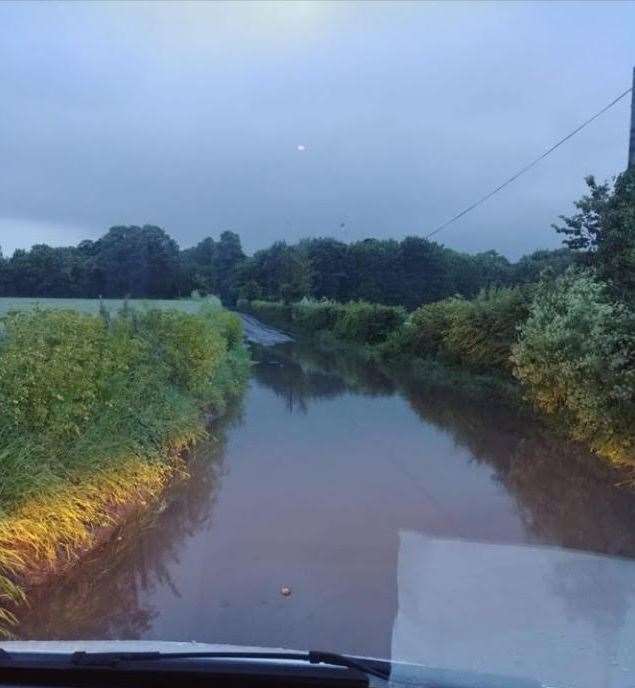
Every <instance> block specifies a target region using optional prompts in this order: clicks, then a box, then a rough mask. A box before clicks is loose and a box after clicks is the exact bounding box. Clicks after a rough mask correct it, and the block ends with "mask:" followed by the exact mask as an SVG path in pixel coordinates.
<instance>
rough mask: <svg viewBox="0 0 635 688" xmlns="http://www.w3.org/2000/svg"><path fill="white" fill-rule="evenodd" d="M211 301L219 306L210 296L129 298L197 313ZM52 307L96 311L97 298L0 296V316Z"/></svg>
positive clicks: (111, 306)
mask: <svg viewBox="0 0 635 688" xmlns="http://www.w3.org/2000/svg"><path fill="white" fill-rule="evenodd" d="M102 302H103V304H104V306H105V307H106V308H107V309H108V311H109V312H110V313H113V312H116V311H118V310H119V309H120V308H121V307H122V306H123V304H124V303H125V302H124V299H102ZM203 302H205V303H211V304H214V305H218V306H220V301H219V300H218V299H217V298H216V297H214V296H210V297H207V298H206V299H172V300H167V299H166V300H149V299H130V300H129V301H128V303H129V305H130V306H131V307H135V308H137V309H142V310H145V309H147V308H160V309H168V308H176V309H178V310H180V311H183V312H184V313H197V312H198V310H199V308H200V306H201V304H202V303H203ZM38 307H39V308H46V309H50V308H54V309H57V310H74V311H79V312H80V313H93V314H95V313H98V312H99V299H46V298H14V297H12V296H7V297H0V317H2V316H3V315H6V314H7V313H10V312H11V311H26V310H32V309H34V308H38Z"/></svg>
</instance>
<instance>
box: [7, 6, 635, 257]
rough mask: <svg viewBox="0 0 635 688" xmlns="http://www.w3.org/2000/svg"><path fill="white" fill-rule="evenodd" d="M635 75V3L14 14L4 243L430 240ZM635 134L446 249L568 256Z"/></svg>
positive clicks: (532, 180)
mask: <svg viewBox="0 0 635 688" xmlns="http://www.w3.org/2000/svg"><path fill="white" fill-rule="evenodd" d="M634 64H635V3H632V2H617V3H614V4H611V3H608V2H602V3H598V4H594V3H591V2H580V3H575V2H566V3H562V4H559V3H555V2H552V3H544V4H543V3H537V2H531V3H520V2H509V3H503V2H497V3H478V2H469V3H450V2H442V3H425V2H413V3H409V2H403V3H399V2H390V3H386V4H383V3H378V2H372V3H363V2H353V3H344V2H336V3H327V2H307V3H299V2H298V3H293V2H280V3H265V2H256V3H253V4H251V3H247V2H240V3H213V4H205V3H203V2H194V3H192V4H188V3H184V2H178V3H177V2H174V3H172V2H150V3H125V2H114V1H110V2H104V3H99V2H85V3H81V2H72V3H71V2H68V3H52V2H50V3H28V2H18V3H15V4H13V3H10V2H3V3H2V4H0V71H1V73H2V78H1V80H0V84H1V86H0V98H1V101H0V156H1V160H2V176H1V178H0V245H1V246H2V247H3V250H4V253H5V254H10V253H11V252H12V251H13V250H14V249H15V248H16V247H28V246H30V245H31V244H33V243H37V242H47V243H51V244H55V245H60V244H71V243H76V242H77V241H79V240H80V239H83V238H96V237H98V236H99V235H100V234H102V233H104V231H105V230H106V229H107V228H108V227H110V226H111V225H115V224H146V223H151V224H157V225H160V226H161V227H164V228H165V229H166V230H167V231H168V232H169V233H170V234H171V235H172V236H173V237H174V238H176V239H177V241H178V242H179V243H180V244H181V246H183V247H185V246H189V245H192V244H193V243H196V242H197V241H199V240H200V239H201V238H202V237H204V236H206V235H209V234H211V235H212V236H216V235H217V234H219V233H220V232H221V231H223V230H225V229H232V230H234V231H237V232H239V233H240V235H241V237H242V239H243V244H244V245H245V247H246V248H247V249H248V250H249V251H252V250H254V249H257V248H261V247H264V246H266V245H268V244H270V243H271V242H272V241H274V240H276V239H286V240H288V241H294V240H297V239H298V238H301V237H303V236H308V235H332V236H337V237H339V238H341V239H343V240H346V241H351V240H355V239H362V238H365V237H368V236H376V237H396V238H401V237H403V236H405V235H407V234H420V235H423V234H425V233H426V232H428V231H430V230H431V229H432V228H433V227H434V226H436V225H437V224H439V223H440V222H442V221H444V220H445V219H447V218H448V217H450V216H452V215H453V214H454V213H456V212H457V211H458V210H460V209H461V208H462V207H464V206H465V205H467V204H469V203H470V202H472V201H473V200H475V198H477V197H479V196H480V195H482V194H483V193H485V192H487V191H489V190H490V189H491V188H492V187H493V186H496V185H497V184H498V183H499V182H501V181H502V180H503V179H504V178H505V177H507V176H509V175H510V174H511V173H513V172H514V171H516V169H517V168H518V167H521V166H522V165H523V164H525V163H527V162H528V161H529V160H531V159H532V158H533V157H535V156H536V155H538V154H540V153H542V152H543V151H544V150H545V149H546V148H547V147H548V146H549V145H551V144H552V143H553V142H555V141H556V140H557V139H558V138H560V137H561V136H563V135H565V134H567V133H568V132H569V131H570V130H572V129H573V128H574V127H576V126H577V125H578V124H579V123H580V122H581V121H583V120H584V119H586V118H587V117H588V116H590V115H591V114H593V113H594V112H595V111H597V110H599V109H600V108H601V107H603V106H604V105H606V104H607V103H608V102H609V101H610V100H612V99H613V98H614V97H615V96H616V95H617V94H619V93H620V92H622V91H624V90H625V89H626V88H628V87H629V86H630V83H631V78H632V68H633V65H634ZM628 117H629V98H625V99H624V100H623V101H622V102H620V103H619V104H618V105H616V106H615V107H614V108H613V109H612V110H611V111H609V112H608V113H607V114H605V115H603V116H602V118H601V119H599V120H597V121H596V122H594V123H593V124H592V125H590V126H589V127H588V128H586V129H585V130H584V131H583V132H581V133H580V134H579V135H577V136H576V137H575V138H574V139H572V140H571V141H569V142H568V143H567V144H566V145H565V146H563V147H562V148H560V149H559V150H558V151H557V152H556V153H554V154H553V155H552V156H550V157H549V158H548V159H547V160H545V161H544V162H543V163H541V164H540V165H539V166H537V167H536V168H534V169H533V170H532V171H531V172H530V173H529V174H527V175H526V176H524V177H523V178H521V179H520V180H518V181H517V182H515V183H514V184H513V185H512V186H511V187H509V188H507V189H506V190H504V191H503V192H502V193H500V194H498V195H497V196H496V197H494V198H493V199H492V200H491V201H489V202H488V203H487V204H485V205H484V206H482V207H480V208H479V209H477V210H476V211H474V212H473V213H470V214H469V215H468V216H467V217H465V218H464V219H462V220H460V221H459V222H457V223H455V224H453V225H452V226H451V227H449V228H448V229H447V230H445V231H444V232H443V233H441V234H440V235H439V236H438V237H437V239H438V240H439V241H441V242H442V243H444V244H446V245H447V246H450V247H453V248H458V249H461V250H467V251H477V250H486V249H489V248H494V249H497V250H498V251H500V252H502V253H504V254H506V255H508V256H510V257H512V258H516V257H518V256H519V255H520V254H522V253H524V252H527V251H530V250H534V249H536V248H542V247H553V246H556V245H557V244H558V238H557V237H556V236H555V235H554V233H553V231H552V230H551V229H550V224H551V222H553V221H555V220H556V219H557V216H558V214H560V213H563V212H570V210H571V208H572V206H571V203H572V201H573V200H574V199H575V198H576V197H578V196H579V195H580V194H581V193H582V191H583V188H584V184H583V178H584V176H585V175H587V174H591V173H593V174H595V175H596V176H598V177H600V178H605V177H609V176H611V175H613V174H615V173H618V172H620V171H621V170H623V168H624V166H625V163H626V156H627V145H628ZM342 223H344V227H341V224H342Z"/></svg>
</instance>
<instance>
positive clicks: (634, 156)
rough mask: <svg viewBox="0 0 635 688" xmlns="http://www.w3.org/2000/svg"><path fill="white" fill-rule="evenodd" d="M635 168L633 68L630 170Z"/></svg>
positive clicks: (634, 90)
mask: <svg viewBox="0 0 635 688" xmlns="http://www.w3.org/2000/svg"><path fill="white" fill-rule="evenodd" d="M631 167H635V67H633V90H632V91H631V137H630V140H629V144H628V169H629V170H630V169H631Z"/></svg>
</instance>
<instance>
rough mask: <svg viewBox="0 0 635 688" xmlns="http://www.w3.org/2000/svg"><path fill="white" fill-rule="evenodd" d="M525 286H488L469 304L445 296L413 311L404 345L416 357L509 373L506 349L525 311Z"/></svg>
mask: <svg viewBox="0 0 635 688" xmlns="http://www.w3.org/2000/svg"><path fill="white" fill-rule="evenodd" d="M530 293H531V292H530V290H529V289H528V288H525V289H520V288H513V289H506V288H502V287H500V288H492V289H489V290H484V291H482V292H481V293H480V294H479V295H478V296H477V297H475V298H474V299H472V300H469V301H468V300H466V299H462V298H451V299H445V300H443V301H437V302H435V303H430V304H426V305H425V306H422V307H421V308H419V309H417V310H416V311H415V312H414V313H413V314H412V316H411V317H410V321H409V323H408V326H407V328H406V329H407V332H408V336H407V337H406V338H405V339H404V345H406V346H408V347H409V348H410V352H411V353H413V354H415V355H417V356H420V357H434V356H439V357H440V358H442V359H443V360H444V361H445V362H447V363H452V364H457V365H462V366H466V367H468V368H471V369H473V370H480V371H486V370H508V371H511V367H512V364H511V360H510V355H511V350H512V345H513V343H514V342H515V340H516V339H517V331H518V327H519V326H520V324H521V323H522V322H523V321H524V320H525V319H526V317H527V315H528V312H529V303H530Z"/></svg>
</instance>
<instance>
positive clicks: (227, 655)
mask: <svg viewBox="0 0 635 688" xmlns="http://www.w3.org/2000/svg"><path fill="white" fill-rule="evenodd" d="M171 659H272V660H275V659H279V660H295V661H300V662H302V661H308V654H307V653H306V652H245V651H237V652H229V651H227V652H225V651H222V650H220V651H211V652H210V651H207V650H189V651H187V652H160V651H153V652H134V651H133V652H85V651H84V650H79V651H77V652H73V654H72V655H70V661H71V662H72V663H73V664H75V665H77V666H115V665H117V664H120V663H121V662H146V661H157V660H171Z"/></svg>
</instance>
